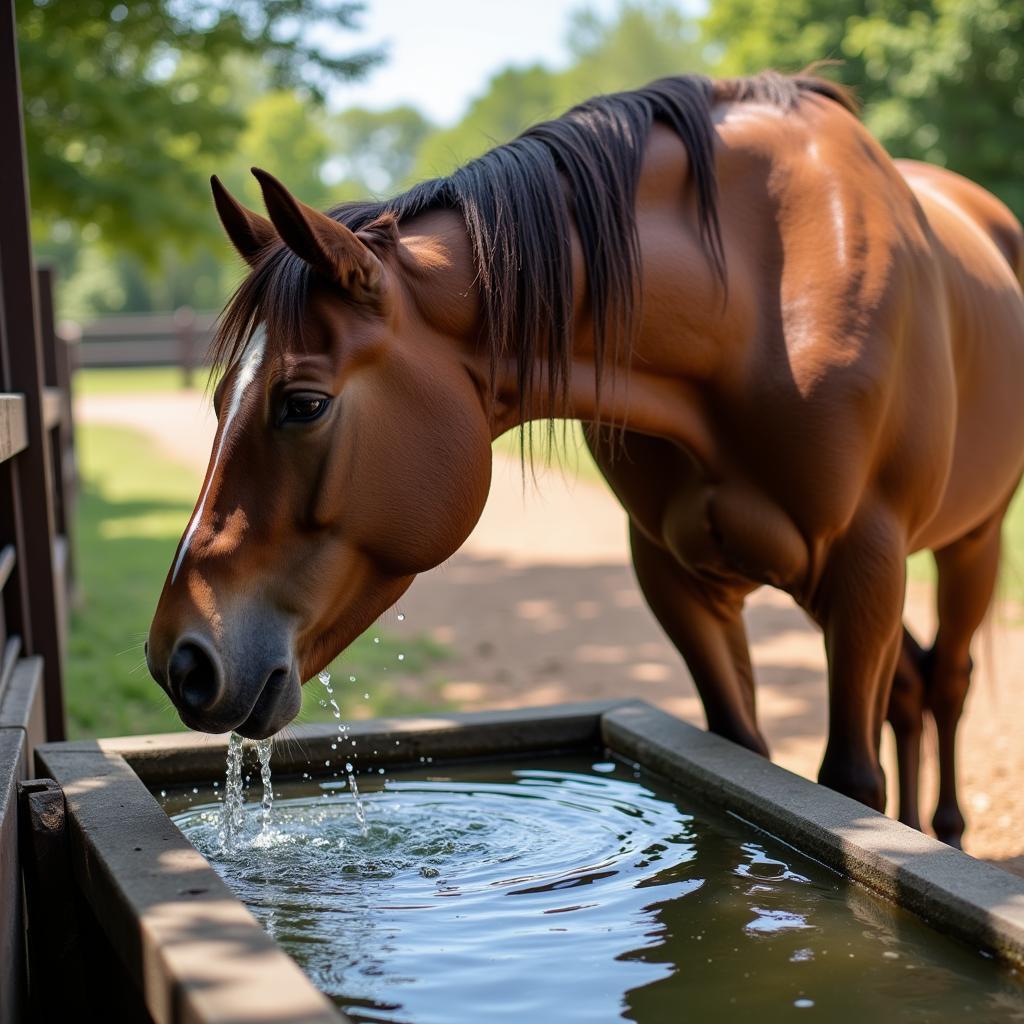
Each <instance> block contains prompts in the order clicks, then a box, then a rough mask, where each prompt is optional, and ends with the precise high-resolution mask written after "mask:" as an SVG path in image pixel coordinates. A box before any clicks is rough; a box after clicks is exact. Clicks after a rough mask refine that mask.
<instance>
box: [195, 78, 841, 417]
mask: <svg viewBox="0 0 1024 1024" xmlns="http://www.w3.org/2000/svg"><path fill="white" fill-rule="evenodd" d="M806 92H812V93H817V94H819V95H823V96H825V97H827V98H829V99H831V100H833V101H835V102H837V103H839V104H841V105H843V106H845V107H847V108H848V109H853V103H852V101H851V99H850V98H849V96H848V94H847V93H846V92H845V91H844V90H843V89H842V87H841V86H838V85H836V84H834V83H832V82H828V81H825V80H823V79H820V78H816V77H813V76H810V75H803V76H785V75H781V74H778V73H775V72H765V73H763V74H761V75H757V76H755V77H752V78H741V79H728V80H718V81H712V80H711V79H708V78H705V77H703V76H699V75H683V76H679V77H673V78H663V79H660V80H659V81H656V82H653V83H651V84H650V85H648V86H645V87H644V88H642V89H637V90H634V91H631V92H622V93H615V94H612V95H608V96H598V97H595V98H594V99H591V100H587V101H586V102H585V103H581V104H580V105H579V106H577V107H573V109H571V110H569V111H568V112H567V113H565V114H563V115H562V116H561V117H559V118H557V119H556V120H553V121H546V122H544V123H542V124H538V125H535V126H534V127H532V128H530V129H528V130H527V131H525V132H524V133H523V134H522V135H520V136H519V137H518V138H516V139H514V140H513V141H511V142H509V143H507V144H505V145H502V146H498V147H496V148H495V149H492V150H490V151H489V152H488V153H485V154H484V155H483V156H481V157H479V158H478V159H476V160H472V161H470V162H469V163H468V164H466V165H465V166H463V167H460V168H459V169H458V170H456V171H455V172H454V173H452V174H451V175H449V176H448V177H445V178H434V179H432V180H429V181H424V182H421V183H419V184H418V185H414V186H413V187H412V188H411V189H409V191H408V192H405V193H403V194H401V195H399V196H395V197H394V198H392V199H387V200H384V201H381V202H357V203H346V204H344V205H342V206H338V207H336V208H335V209H333V210H331V211H330V213H329V215H330V216H331V217H333V218H334V219H335V220H337V221H339V222H340V223H342V224H344V225H345V226H346V227H348V228H351V229H352V230H353V231H360V230H364V229H366V228H370V227H372V225H373V223H374V222H375V221H379V220H381V219H382V218H395V219H397V220H398V221H399V222H401V221H402V220H406V219H409V218H411V217H414V216H416V215H417V214H419V213H423V212H425V211H427V210H435V209H450V210H457V211H459V212H460V213H461V214H462V217H463V219H464V221H465V225H466V230H467V233H468V235H469V241H470V245H471V247H472V251H473V257H474V260H475V263H476V269H477V285H478V287H479V290H480V296H481V302H482V306H483V323H484V336H483V338H482V339H481V344H484V345H486V346H488V350H489V353H490V359H491V367H492V373H493V371H494V368H495V367H496V366H497V364H498V362H499V361H501V360H504V359H505V358H507V357H510V356H511V357H514V358H515V360H516V364H517V367H518V382H519V394H520V403H521V408H520V412H521V414H522V417H523V420H524V421H525V420H527V419H529V418H530V417H531V410H532V409H533V407H534V403H535V401H536V399H537V397H538V396H539V394H543V395H544V397H545V402H544V403H543V404H544V406H545V407H546V408H548V409H551V408H554V407H557V406H558V404H559V403H560V400H561V399H562V398H563V397H564V396H565V393H566V389H567V387H568V377H569V367H570V361H571V357H572V350H573V284H572V258H571V250H570V232H569V226H570V221H571V222H572V223H574V224H575V227H576V230H577V232H578V234H579V238H580V242H581V244H582V251H583V260H584V265H585V270H586V282H587V290H588V298H589V306H590V310H591V315H592V317H593V334H594V344H595V349H596V351H595V357H596V363H597V366H598V368H599V369H600V368H602V367H604V366H605V365H607V364H606V361H605V360H606V355H607V354H608V346H609V345H611V346H613V355H614V357H615V359H616V360H617V359H619V358H622V357H623V356H625V355H628V352H629V349H630V344H631V340H632V336H633V331H634V326H635V323H636V319H637V318H636V310H637V303H638V280H639V270H640V265H639V246H638V239H637V230H636V223H635V216H634V198H635V192H636V186H637V180H638V178H639V176H640V169H641V163H642V160H643V154H644V146H645V143H646V141H647V137H648V134H649V132H650V129H651V125H652V124H653V123H654V122H655V121H658V122H661V123H663V124H665V125H667V126H669V127H670V128H672V129H673V130H674V131H675V132H676V133H677V134H678V135H679V138H680V139H681V140H682V142H683V144H684V146H685V147H686V151H687V153H688V155H689V160H690V183H691V184H692V188H693V190H694V194H695V197H696V203H697V213H698V217H699V224H700V236H701V241H702V243H703V245H704V248H705V251H706V252H707V255H708V258H709V260H710V262H711V265H712V267H713V268H714V271H715V273H716V275H717V276H718V277H719V279H720V280H721V281H722V283H723V284H724V280H725V260H724V253H723V251H722V239H721V233H720V230H719V220H718V210H717V187H716V180H715V167H714V128H713V125H712V121H711V108H712V106H713V104H714V103H715V102H717V101H720V100H739V101H746V100H753V101H761V102H770V103H773V104H776V105H779V106H781V107H783V108H784V109H789V108H792V107H793V106H795V105H796V103H797V102H798V100H799V98H800V96H801V94H803V93H806ZM313 273H314V272H313V271H312V270H311V269H310V268H309V267H308V265H307V264H305V263H304V262H303V261H302V260H301V259H299V257H298V256H296V255H294V254H293V253H292V252H291V251H290V250H289V249H287V248H286V247H285V246H284V245H283V244H280V245H277V246H275V247H273V248H272V249H271V250H270V251H269V252H268V254H267V255H266V256H265V257H264V258H263V260H262V262H260V264H259V265H258V266H257V267H256V269H255V270H254V271H253V272H252V273H251V274H250V275H249V277H248V278H247V279H246V280H245V281H244V282H243V283H242V285H241V286H240V287H239V289H238V291H237V292H236V293H235V295H234V296H233V298H232V299H231V301H230V303H229V304H228V306H227V307H226V309H225V311H224V315H223V317H222V319H221V322H220V326H219V329H218V332H217V336H216V338H215V340H214V346H213V358H214V364H215V365H217V366H220V367H225V366H227V365H229V364H230V363H231V362H232V361H233V360H234V359H235V358H236V356H237V355H238V353H239V351H240V350H241V348H242V346H243V345H244V343H245V341H246V340H247V338H248V336H249V334H250V333H251V332H252V330H253V329H254V327H255V325H256V324H257V323H259V322H260V321H265V322H266V326H267V336H268V343H269V344H270V345H273V344H275V342H276V343H277V344H282V339H290V340H292V341H294V342H298V340H299V338H300V336H301V323H302V316H303V313H304V310H305V302H306V295H307V291H308V286H309V279H310V275H311V274H313ZM613 362H614V361H613ZM597 379H598V396H597V397H598V400H600V380H601V374H600V373H598V378H597Z"/></svg>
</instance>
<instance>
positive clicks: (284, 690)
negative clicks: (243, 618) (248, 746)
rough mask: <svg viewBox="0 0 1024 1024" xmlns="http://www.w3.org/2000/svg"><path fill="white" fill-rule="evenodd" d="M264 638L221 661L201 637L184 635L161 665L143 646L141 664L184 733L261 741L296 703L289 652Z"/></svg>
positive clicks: (282, 723) (284, 722) (299, 697)
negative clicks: (170, 704) (227, 734)
mask: <svg viewBox="0 0 1024 1024" xmlns="http://www.w3.org/2000/svg"><path fill="white" fill-rule="evenodd" d="M266 639H267V638H266V637H265V636H264V637H263V642H254V643H251V644H248V645H246V647H247V651H246V654H244V655H242V656H241V657H239V656H236V657H228V658H225V657H224V656H223V655H222V654H221V653H219V652H218V650H217V648H216V647H215V645H214V644H213V643H211V642H209V641H208V640H207V639H206V638H205V637H203V636H202V635H199V634H197V633H192V632H189V633H186V634H185V635H183V636H181V637H180V638H179V639H178V640H177V641H176V642H175V643H174V645H173V647H172V648H171V653H170V656H169V657H168V658H167V659H166V662H165V663H164V664H160V660H161V659H159V657H158V656H154V649H153V645H147V651H146V660H147V662H148V663H149V670H150V673H151V674H152V676H153V678H154V679H155V680H156V681H157V682H158V683H159V684H160V685H161V686H162V687H163V689H164V690H165V691H166V692H167V694H168V695H169V696H170V698H171V701H172V702H173V703H174V706H175V708H176V709H177V711H178V715H179V716H180V717H181V720H182V722H184V723H185V725H187V726H188V727H189V728H190V729H195V730H197V731H199V732H210V733H224V732H232V731H234V732H237V733H239V734H240V735H242V736H245V737H246V738H248V739H264V738H265V737H267V736H272V735H273V734H274V733H276V732H278V731H280V730H281V729H282V728H284V726H286V725H287V724H288V723H289V722H290V721H291V720H292V719H293V718H294V717H295V716H296V714H298V711H299V707H300V705H301V703H302V690H301V685H300V684H301V680H300V679H299V678H298V673H297V671H296V668H295V666H294V664H293V659H292V657H291V654H290V652H287V651H285V650H283V649H276V648H278V645H276V644H274V645H270V644H267V642H266ZM281 646H282V647H283V646H284V645H281Z"/></svg>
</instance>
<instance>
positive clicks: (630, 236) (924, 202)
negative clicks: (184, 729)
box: [148, 73, 1024, 842]
mask: <svg viewBox="0 0 1024 1024" xmlns="http://www.w3.org/2000/svg"><path fill="white" fill-rule="evenodd" d="M254 173H255V174H256V176H257V178H258V179H259V181H260V184H261V186H262V188H263V194H264V197H265V201H266V205H267V210H268V212H269V215H270V219H269V220H267V219H265V218H263V217H262V216H260V215H258V214H256V213H253V212H251V211H249V210H246V209H245V208H244V207H242V206H240V205H239V204H238V203H237V202H235V200H233V199H232V198H231V197H230V196H229V195H228V194H227V192H226V191H225V190H224V189H223V188H222V187H221V186H220V184H219V183H218V182H217V181H216V179H214V182H213V187H214V196H215V199H216V203H217V208H218V210H219V213H220V217H221V220H222V221H223V223H224V227H225V228H226V230H227V233H228V235H229V236H230V238H231V240H232V242H233V243H234V245H235V247H236V248H237V249H238V251H239V252H240V253H241V255H242V256H243V257H244V258H245V260H246V261H247V262H248V263H249V265H250V266H251V268H252V272H251V274H250V275H249V276H248V278H247V279H246V280H245V282H244V283H243V284H242V286H241V287H240V288H239V290H238V292H237V293H236V295H235V296H234V298H233V299H232V301H231V303H230V305H229V306H228V308H227V310H226V312H225V315H224V317H223V320H222V324H221V328H220V333H219V336H218V339H217V342H216V347H215V355H216V358H217V360H218V362H219V363H220V365H222V366H223V367H224V368H225V373H224V375H223V378H222V380H221V383H220V385H219V387H218V388H217V391H216V395H215V404H216V408H217V412H218V416H219V421H220V422H219V428H218V434H217V438H216V440H215V443H214V450H213V453H212V457H211V461H210V467H209V469H208V471H207V474H206V479H205V482H204V483H203V487H202V491H201V494H200V497H199V501H198V504H197V506H196V509H195V512H194V513H193V516H192V519H191V521H190V523H189V526H188V529H187V530H186V532H185V535H184V537H183V538H182V541H181V544H180V546H179V548H178V551H177V554H176V557H175V560H174V563H173V565H172V567H171V570H170V572H169V574H168V578H167V581H166V583H165V585H164V590H163V594H162V596H161V599H160V604H159V607H158V609H157V612H156V617H155V619H154V622H153V626H152V629H151V632H150V636H149V644H148V659H149V665H150V669H151V671H152V673H153V675H154V677H155V678H156V679H157V681H158V682H159V683H160V684H161V685H162V686H163V687H164V688H165V689H166V690H167V691H168V693H169V694H170V695H171V698H172V700H173V701H174V703H175V704H176V706H177V707H178V709H179V711H180V714H181V717H182V719H183V720H184V721H185V722H186V723H187V724H188V725H190V726H192V727H193V728H196V729H203V730H207V731H224V730H228V729H237V730H238V731H239V732H240V733H242V734H243V735H246V736H251V737H262V736H266V735H269V734H271V733H273V732H275V731H277V730H278V729H280V728H281V727H282V726H284V725H285V724H286V723H287V722H288V721H290V720H291V718H292V717H293V716H294V715H295V713H296V711H297V710H298V707H299V701H300V685H301V682H302V681H303V680H304V679H307V678H310V677H311V676H312V675H313V674H314V673H315V672H317V671H318V670H319V669H321V668H322V667H323V666H324V665H325V664H327V663H328V662H329V661H330V660H331V659H332V658H333V657H334V656H335V655H336V654H338V653H339V652H340V651H341V650H343V649H344V648H345V647H346V646H347V645H348V644H349V643H351V641H352V640H353V639H354V638H355V637H356V636H358V635H359V634H360V633H361V632H362V631H363V630H364V629H366V628H367V627H368V626H369V625H370V624H371V623H372V622H373V621H374V620H375V619H376V618H377V617H378V616H379V615H380V614H381V613H382V612H383V611H384V610H385V609H387V608H388V607H390V606H391V605H392V604H393V603H394V602H395V600H396V599H397V598H398V597H399V596H400V595H401V594H402V593H403V591H404V590H405V589H406V588H407V587H408V586H409V584H410V583H411V582H412V580H413V578H414V577H415V576H416V574H417V573H420V572H423V571H424V570H426V569H430V568H431V567H433V566H436V565H437V564H439V563H440V562H442V561H443V560H444V559H446V558H448V557H449V556H450V555H451V554H452V553H453V552H454V551H455V550H456V549H457V548H458V547H459V546H460V545H461V544H462V542H463V541H464V540H465V538H466V537H467V535H468V534H469V532H470V530H471V529H472V528H473V525H474V523H475V522H476V520H477V517H478V516H479V515H480V512H481V509H482V508H483V505H484V500H485V498H486V496H487V492H488V487H489V481H490V469H491V441H492V440H493V439H494V438H495V437H497V436H498V435H499V434H501V433H503V432H504V431H506V430H508V429H509V428H511V427H513V426H515V425H517V424H521V423H524V422H526V421H529V420H535V419H542V418H572V419H577V420H581V421H583V422H584V423H585V424H588V428H587V429H588V434H589V441H590V444H591V447H592V450H593V453H594V456H595V458H596V459H597V462H598V464H599V465H600V467H601V469H602V471H603V473H604V474H605V476H606V478H607V480H608V483H609V484H610V486H611V487H612V489H613V490H614V492H615V494H616V496H617V497H618V498H619V500H620V501H621V502H622V505H623V506H624V508H625V509H626V511H627V512H628V515H629V528H630V536H631V540H632V548H633V559H634V564H635V567H636V574H637V578H638V579H639V582H640V586H641V588H642V589H643V592H644V594H645V596H646V598H647V600H648V602H649V604H650V606H651V608H652V609H653V611H654V614H655V615H656V616H657V618H658V620H659V621H660V622H661V624H662V626H663V627H664V629H665V631H666V632H667V634H668V635H669V637H670V638H671V640H672V641H673V643H674V644H675V645H676V647H677V648H678V649H679V651H680V653H681V654H682V656H683V657H684V658H685V660H686V663H687V665H688V666H689V668H690V671H691V672H692V674H693V678H694V679H695V681H696V683H697V687H698V689H699V691H700V695H701V699H702V701H703V703H704V707H705V710H706V713H707V721H708V726H709V728H711V729H712V730H714V731H715V732H717V733H719V734H721V735H723V736H727V737H729V738H730V739H733V740H735V741H736V742H738V743H741V744H743V745H744V746H746V747H749V748H751V749H752V750H756V751H760V752H762V753H767V749H766V746H765V743H764V740H763V738H762V736H761V733H760V732H759V730H758V725H757V720H756V716H755V710H754V680H753V675H752V672H751V666H750V661H749V655H748V650H747V640H746V637H745V634H744V627H743V620H742V618H741V614H740V613H741V609H742V606H743V602H744V599H745V598H746V596H747V595H748V594H749V593H751V592H752V591H753V590H754V589H756V588H757V587H759V586H762V585H764V584H768V585H770V586H773V587H777V588H780V589H782V590H784V591H786V592H787V593H788V594H790V595H791V596H792V597H793V598H794V600H795V601H797V602H798V603H799V604H800V606H801V607H803V608H804V609H806V611H807V612H808V613H809V614H810V616H811V617H812V618H813V619H814V620H815V621H816V622H817V623H819V624H820V626H821V628H822V630H823V632H824V637H825V646H826V651H827V655H828V667H829V705H830V713H829V735H828V744H827V748H826V752H825V757H824V761H823V763H822V766H821V772H820V776H819V778H820V780H821V781H822V782H823V783H825V784H826V785H829V786H831V787H833V788H835V789H837V790H839V791H840V792H843V793H846V794H849V795H851V796H853V797H856V798H857V799H860V800H862V801H864V802H865V803H867V804H869V805H871V806H873V807H876V808H882V807H883V805H884V785H883V783H884V780H883V777H882V772H881V769H880V766H879V758H878V750H879V736H880V731H881V728H882V724H883V721H884V720H885V718H886V714H887V711H888V714H889V717H890V720H891V721H892V722H893V725H894V727H895V729H896V732H897V736H898V746H899V756H900V768H901V771H900V774H901V783H902V785H901V808H900V813H901V817H902V818H903V819H904V820H905V821H907V822H909V823H911V824H914V825H918V811H917V779H916V773H917V760H918V755H919V743H920V734H921V723H922V715H923V712H924V711H925V710H928V711H930V713H931V714H932V715H933V716H934V718H935V722H936V725H937V728H938V737H939V746H940V757H941V775H942V785H941V794H940V798H939V806H938V810H937V812H936V816H935V820H934V825H935V828H936V830H937V832H938V834H939V835H940V836H941V837H942V838H944V839H947V840H949V841H951V842H957V841H958V840H959V837H960V834H961V832H962V830H963V819H962V818H961V816H960V812H959V810H958V808H957V802H956V792H955V770H954V744H955V733H956V727H957V721H958V719H959V716H960V712H961V709H962V707H963V702H964V697H965V694H966V691H967V686H968V680H969V675H970V658H969V649H970V645H971V638H972V635H973V634H974V632H975V629H976V628H977V626H978V625H979V623H980V621H981V620H982V617H983V616H984V614H985V611H986V609H987V607H988V604H989V601H990V598H991V594H992V589H993V582H994V580H995V576H996V570H997V564H998V561H999V534H1000V523H1001V520H1002V518H1003V515H1004V512H1005V510H1006V507H1007V503H1008V502H1009V500H1010V497H1011V495H1012V494H1013V492H1014V489H1015V487H1016V485H1017V482H1018V479H1019V478H1020V476H1021V472H1022V469H1024V402H1021V399H1020V388H1021V383H1022V382H1024V298H1022V291H1021V284H1020V278H1021V275H1022V271H1024V258H1022V253H1024V238H1022V233H1021V227H1020V225H1019V224H1018V223H1017V221H1016V220H1015V219H1014V218H1013V216H1012V215H1011V214H1010V213H1009V211H1008V210H1006V208H1005V207H1003V206H1002V205H1001V204H1000V203H999V202H998V201H997V200H996V199H994V198H993V197H992V196H991V195H989V194H987V193H986V192H984V191H983V190H981V189H980V188H978V187H977V186H975V185H973V184H971V183H970V182H968V181H965V180H963V179H962V178H959V177H957V176H956V175H954V174H952V173H948V172H946V171H943V170H939V169H937V168H932V167H926V166H922V165H919V164H909V163H894V162H893V161H892V160H891V159H890V158H889V157H888V156H887V155H886V154H885V152H884V151H883V150H882V149H881V147H880V146H879V145H878V144H877V143H876V142H875V141H874V140H873V139H872V138H871V137H870V135H869V134H868V133H867V132H866V131H865V129H864V128H863V127H862V126H861V124H860V123H859V122H858V120H857V118H856V117H855V116H854V114H853V113H852V111H851V104H850V102H849V101H848V99H847V97H846V96H845V94H844V93H843V92H842V91H841V90H840V89H839V88H838V87H836V86H834V85H832V84H830V83H827V82H825V81H822V80H820V79H817V78H813V77H808V76H802V77H784V76H781V75H777V74H773V73H766V74H764V75H761V76H758V77H756V78H752V79H743V80H734V81H715V82H712V81H709V80H707V79H704V78H699V77H679V78H670V79H664V80H662V81H659V82H655V83H653V84H652V85H650V86H648V87H646V88H644V89H640V90H637V91H634V92H627V93H621V94H618V95H613V96H605V97H601V98H598V99H594V100H591V101H589V102H588V103H585V104H583V105H582V106H579V107H577V108H575V109H573V110H571V111H569V112H568V113H567V114H565V115H564V116H563V117H561V118H559V119H557V120H555V121H551V122H548V123H546V124H541V125H538V126H536V127H534V128H532V129H530V130H529V131H527V132H526V133H525V134H524V135H522V136H520V137H519V138H518V139H516V140H514V141H513V142H511V143H509V144H508V145H505V146H500V147H498V148H496V149H494V150H492V151H491V152H489V153H487V154H486V155H485V156H483V157H481V158H480V159H478V160H476V161H474V162H472V163H470V164H468V165H467V166H465V167H463V168H462V169H460V170H458V171H456V172H455V173H454V174H452V175H451V176H450V177H447V178H441V179H437V180H434V181H428V182H425V183H422V184H420V185H417V186H416V187H414V188H413V189H411V190H410V191H409V192H407V193H405V194H404V195H401V196H398V197H397V198H395V199H391V200H388V201H386V202H378V203H356V204H348V205H345V206H341V207H338V208H337V209H335V210H332V211H331V212H330V213H329V214H323V213H319V212H317V211H316V210H313V209H311V208H310V207H308V206H305V205H304V204H302V203H301V202H299V201H298V200H297V199H295V198H294V197H293V196H291V195H290V194H289V193H288V192H287V191H286V189H285V188H284V186H282V185H281V184H280V183H279V182H278V181H277V180H275V179H274V178H272V177H271V176H270V175H269V174H267V173H265V172H263V171H258V170H257V171H254ZM920 549H930V550H932V551H934V552H935V558H936V561H937V564H938V613H939V628H938V634H937V637H936V639H935V643H934V646H933V647H932V648H931V649H930V650H929V651H928V652H927V653H924V652H922V651H921V650H920V649H919V648H917V647H916V645H915V644H914V643H913V641H912V640H911V639H910V637H909V635H908V634H905V632H904V631H903V630H902V629H901V618H902V608H903V600H904V589H905V565H906V558H907V555H908V554H910V553H911V552H913V551H917V550H920ZM894 677H895V679H896V686H895V688H893V685H892V684H893V680H894ZM890 692H892V693H893V699H892V703H891V706H890V703H889V701H890Z"/></svg>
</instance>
